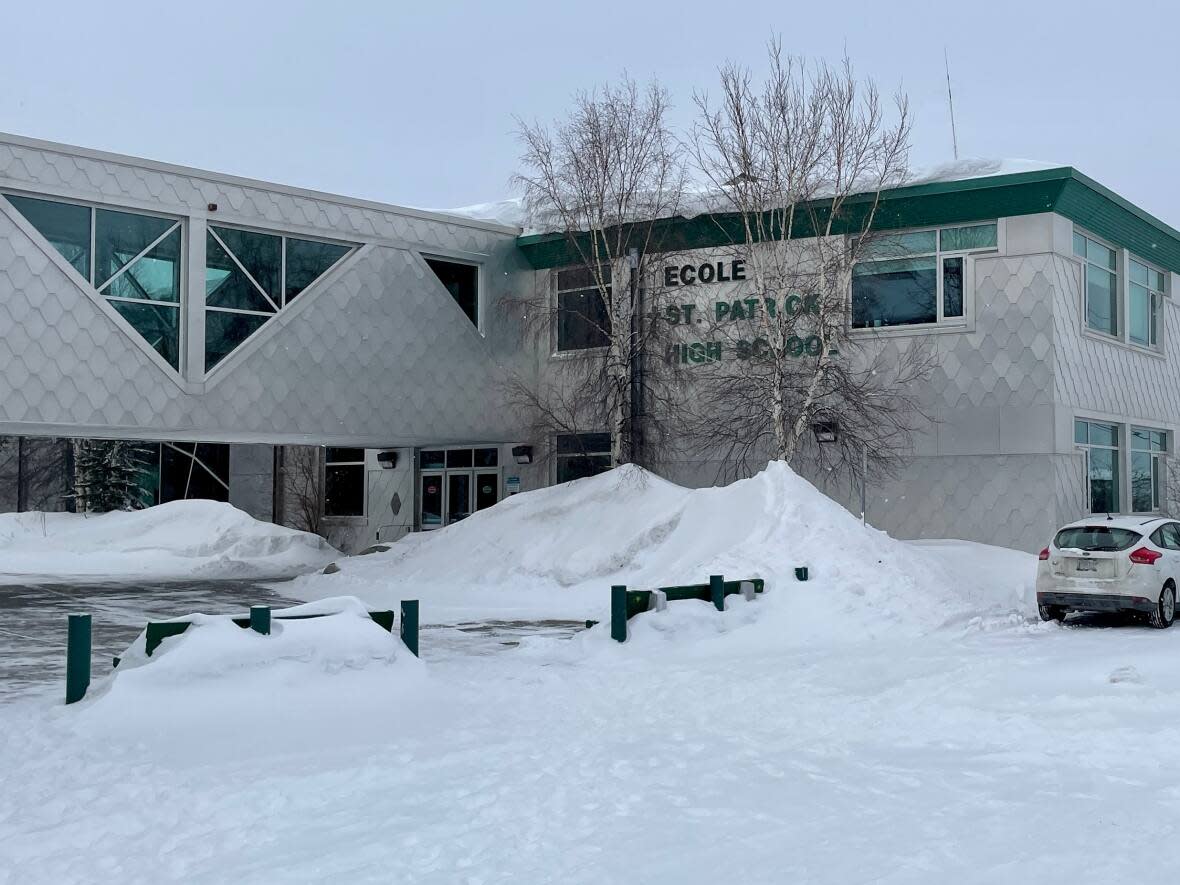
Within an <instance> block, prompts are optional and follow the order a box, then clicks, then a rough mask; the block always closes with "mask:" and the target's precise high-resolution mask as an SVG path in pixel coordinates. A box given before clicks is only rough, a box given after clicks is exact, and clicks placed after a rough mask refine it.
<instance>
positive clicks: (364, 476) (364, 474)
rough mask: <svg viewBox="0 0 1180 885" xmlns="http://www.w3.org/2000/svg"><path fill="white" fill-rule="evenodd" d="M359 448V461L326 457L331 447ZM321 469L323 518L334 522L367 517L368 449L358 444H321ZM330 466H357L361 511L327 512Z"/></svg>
mask: <svg viewBox="0 0 1180 885" xmlns="http://www.w3.org/2000/svg"><path fill="white" fill-rule="evenodd" d="M355 448H360V450H361V460H359V461H332V460H330V459H329V457H328V452H329V451H330V450H331V449H355ZM321 452H322V453H323V454H322V458H321V462H320V463H321V465H322V466H321V470H320V479H321V482H322V483H323V489H324V494H323V496H322V497H321V507H320V509H321V510H322V513H321V516H323V518H324V519H325V520H332V521H335V522H348V521H350V520H351V521H358V520H364V519H367V518H368V515H369V488H368V485H369V470H368V457H369V450H368V449H366V448H363V447H360V446H322V447H321ZM330 467H359V468H360V471H361V512H360V513H328V468H330Z"/></svg>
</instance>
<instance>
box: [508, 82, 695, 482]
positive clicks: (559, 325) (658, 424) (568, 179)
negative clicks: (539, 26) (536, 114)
mask: <svg viewBox="0 0 1180 885" xmlns="http://www.w3.org/2000/svg"><path fill="white" fill-rule="evenodd" d="M668 113H669V103H668V94H667V92H666V91H665V90H664V89H663V88H662V87H660V86H659V85H658V84H655V83H652V84H650V85H649V86H647V87H646V88H640V87H639V86H638V85H637V84H636V83H635V82H634V81H633V80H631V79H630V78H627V77H624V78H623V79H622V80H621V81H620V82H619V83H618V84H616V85H608V86H604V87H601V88H599V89H597V90H595V91H593V92H588V93H581V94H579V95H577V96H576V97H575V100H574V104H573V108H572V109H571V111H570V113H569V115H568V116H567V117H566V118H565V119H563V120H561V121H559V122H558V123H557V124H556V125H555V126H554V127H553V129H552V130H551V129H550V128H548V127H546V126H543V125H541V124H536V123H534V124H527V123H524V122H522V121H519V120H518V121H517V130H518V135H519V138H520V140H521V143H522V145H523V152H522V157H521V164H522V170H523V171H522V172H520V174H519V175H517V176H516V181H517V184H518V186H520V187H521V189H522V190H523V193H524V200H525V205H526V209H527V214H528V217H529V219H530V222H531V225H532V226H533V227H535V228H537V229H539V230H541V231H543V232H548V233H552V234H554V235H555V236H556V237H557V238H559V243H558V246H559V247H560V248H562V249H563V251H564V253H565V255H566V256H567V257H568V262H567V266H566V268H565V269H564V270H563V271H561V272H560V273H559V274H558V279H559V280H564V281H565V282H563V283H562V286H563V287H564V288H565V289H566V291H565V292H563V293H555V292H554V291H553V290H552V289H551V288H550V286H548V285H539V286H538V287H537V290H536V291H535V292H533V293H530V294H529V295H527V296H525V297H523V298H521V299H518V300H516V301H513V302H510V303H509V306H510V307H511V308H515V309H516V310H517V311H518V312H519V315H520V317H521V319H522V322H523V328H524V331H525V334H526V335H527V336H528V337H530V338H532V339H533V341H534V342H536V343H537V344H538V345H539V347H538V348H537V349H538V351H539V352H541V353H548V352H550V351H551V350H557V349H558V342H560V341H561V340H562V339H563V337H566V338H569V339H571V341H570V343H572V344H573V345H575V346H574V347H567V348H566V349H565V351H564V352H563V353H562V354H561V355H560V357H559V358H555V359H551V360H549V361H548V365H545V366H542V367H541V371H540V373H539V376H537V377H533V376H523V375H519V374H518V375H515V376H513V377H512V378H511V379H510V380H509V381H508V384H507V387H508V391H507V392H508V397H509V400H510V401H511V402H512V403H513V405H514V406H515V407H517V408H520V409H521V410H522V412H524V413H526V414H527V415H528V416H530V419H531V421H532V423H533V425H534V431H535V432H536V433H538V434H547V433H584V432H595V431H603V430H609V431H610V432H611V435H612V456H613V460H614V462H615V463H616V464H622V463H628V462H638V463H648V462H650V460H651V459H652V458H653V456H654V454H655V452H656V451H657V450H658V448H659V446H660V443H661V437H662V435H663V433H664V430H665V427H666V418H667V416H673V415H676V414H677V409H676V408H675V405H674V402H675V399H676V387H675V384H674V382H673V380H672V379H670V378H669V377H668V374H667V372H666V366H665V365H664V364H663V363H662V361H661V359H659V358H657V357H656V354H657V352H659V350H660V348H661V347H662V344H661V343H660V341H659V340H657V339H659V337H660V335H661V333H662V331H663V330H662V329H661V327H660V326H659V325H658V324H657V323H655V322H652V321H651V320H650V317H651V316H652V315H654V312H655V311H656V309H657V307H658V303H659V300H660V298H661V294H660V292H659V291H658V288H653V287H652V286H651V285H649V284H646V283H641V281H645V280H646V279H647V276H648V275H647V274H646V267H647V262H648V256H649V255H652V254H654V253H656V252H659V251H660V250H661V249H662V248H663V243H662V242H661V239H662V236H663V234H664V232H665V231H666V230H667V227H668V226H667V223H666V221H667V219H668V218H670V217H672V216H675V215H676V214H677V213H678V211H679V208H680V203H681V198H682V195H683V192H684V186H685V162H684V150H683V146H682V144H681V142H680V140H678V139H677V138H676V137H675V136H674V134H673V132H672V130H671V128H670V126H669V122H668ZM551 341H552V342H553V344H552V345H551V344H550V342H551ZM660 356H662V353H661V354H660Z"/></svg>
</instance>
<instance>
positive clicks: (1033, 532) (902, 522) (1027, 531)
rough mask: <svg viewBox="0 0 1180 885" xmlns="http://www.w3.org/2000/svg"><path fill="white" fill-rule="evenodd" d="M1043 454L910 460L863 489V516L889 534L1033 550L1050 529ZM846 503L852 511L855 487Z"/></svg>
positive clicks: (1048, 474)
mask: <svg viewBox="0 0 1180 885" xmlns="http://www.w3.org/2000/svg"><path fill="white" fill-rule="evenodd" d="M1054 458H1055V456H1050V455H995V456H986V455H981V456H971V455H959V456H954V457H927V458H916V459H914V460H913V461H912V462H910V463H909V464H908V465H907V466H906V467H905V469H904V470H902V471H901V473H900V474H899V475H898V477H897V478H896V479H892V480H888V481H885V482H873V481H872V478H871V477H870V482H869V488H868V496H867V497H868V508H867V509H868V520H869V522H870V523H872V524H873V525H874V526H876V527H877V528H880V529H883V530H884V531H887V532H888V533H889V534H890V535H892V536H893V537H895V538H960V539H963V540H966V541H979V542H981V543H985V544H999V545H1000V546H1003V547H1012V548H1014V549H1018V550H1027V551H1029V552H1035V551H1036V550H1039V549H1040V548H1041V547H1042V546H1043V545H1044V543H1045V542H1046V541H1047V540H1048V539H1049V538H1050V537H1051V536H1052V533H1053V531H1054V529H1056V527H1057V513H1056V508H1055V507H1054V506H1053V505H1052V501H1053V500H1054V494H1055V491H1056V489H1055V486H1054V471H1053V465H1052V462H1053V460H1054ZM853 497H854V499H853V500H849V501H847V502H845V503H846V506H848V507H849V509H851V510H855V511H859V508H860V502H859V492H857V494H856V496H853Z"/></svg>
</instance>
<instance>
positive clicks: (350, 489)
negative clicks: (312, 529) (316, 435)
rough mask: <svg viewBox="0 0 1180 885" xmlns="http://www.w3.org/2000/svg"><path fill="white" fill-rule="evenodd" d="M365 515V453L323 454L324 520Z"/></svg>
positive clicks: (334, 452)
mask: <svg viewBox="0 0 1180 885" xmlns="http://www.w3.org/2000/svg"><path fill="white" fill-rule="evenodd" d="M364 515H365V450H364V449H334V448H331V447H329V448H328V450H327V451H326V453H325V454H324V516H364Z"/></svg>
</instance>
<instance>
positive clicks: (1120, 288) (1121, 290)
mask: <svg viewBox="0 0 1180 885" xmlns="http://www.w3.org/2000/svg"><path fill="white" fill-rule="evenodd" d="M1079 237H1081V238H1082V239H1083V240H1086V241H1089V242H1093V243H1094V244H1095V245H1097V246H1101V247H1102V248H1103V249H1108V250H1110V251H1111V252H1112V253H1114V267H1113V268H1107V267H1102V266H1101V265H1099V264H1097V263H1096V262H1093V261H1090V259H1089V257H1088V254H1087V255H1078V254H1077V239H1078V238H1079ZM1070 251H1071V253H1072V254H1073V258H1074V260H1075V261H1077V262H1078V264H1079V265H1080V266H1081V269H1082V274H1081V296H1082V302H1081V304H1080V305H1079V309H1080V311H1081V321H1082V329H1083V331H1085V332H1086V333H1088V334H1090V335H1093V336H1096V337H1098V338H1100V339H1102V340H1104V341H1123V342H1125V341H1126V332H1127V295H1126V291H1125V290H1126V279H1127V273H1126V256H1125V255H1124V254H1123V252H1124V250H1123V249H1121V248H1119V247H1118V246H1116V245H1115V244H1114V243H1111V242H1110V241H1109V240H1106V239H1104V238H1102V237H1099V236H1097V235H1095V234H1092V233H1090V232H1089V231H1087V230H1086V229H1085V228H1082V227H1079V226H1078V225H1076V224H1075V225H1074V226H1073V237H1072V238H1071V239H1070ZM1090 265H1094V267H1097V268H1100V269H1101V270H1103V271H1104V272H1106V273H1109V274H1112V275H1113V276H1114V291H1115V296H1116V298H1115V301H1116V304H1115V315H1114V323H1115V331H1114V332H1107V331H1104V330H1103V329H1097V328H1095V327H1094V326H1091V325H1090V309H1089V303H1090V302H1089V297H1090V296H1089V286H1088V284H1087V282H1086V269H1087V268H1088V267H1089V266H1090Z"/></svg>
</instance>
